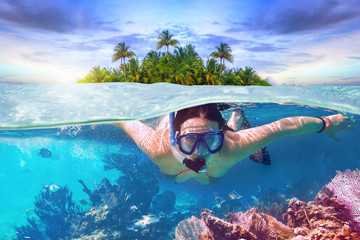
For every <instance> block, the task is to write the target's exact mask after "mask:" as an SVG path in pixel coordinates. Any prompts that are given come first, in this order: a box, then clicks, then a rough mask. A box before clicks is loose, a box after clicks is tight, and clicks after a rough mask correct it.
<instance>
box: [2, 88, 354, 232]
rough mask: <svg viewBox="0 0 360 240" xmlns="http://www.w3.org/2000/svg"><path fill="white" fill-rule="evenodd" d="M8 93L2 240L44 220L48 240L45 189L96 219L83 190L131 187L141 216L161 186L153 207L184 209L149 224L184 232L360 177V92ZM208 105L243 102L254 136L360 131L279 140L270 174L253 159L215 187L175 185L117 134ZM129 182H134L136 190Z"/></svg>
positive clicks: (154, 212)
mask: <svg viewBox="0 0 360 240" xmlns="http://www.w3.org/2000/svg"><path fill="white" fill-rule="evenodd" d="M0 93H1V95H0V96H1V97H0V102H1V103H2V105H1V107H0V116H1V119H0V129H1V130H0V154H1V156H0V160H1V161H0V192H1V193H2V196H1V198H0V206H2V208H0V234H1V236H0V239H13V238H14V237H15V236H16V231H15V227H19V226H22V225H26V224H27V218H32V217H33V218H35V219H37V223H38V225H39V226H40V230H41V229H45V228H46V226H45V225H46V224H44V223H41V221H40V220H39V219H38V215H37V214H36V211H35V210H36V206H35V205H34V201H35V197H36V196H37V195H39V193H41V192H44V191H45V190H44V189H47V188H46V187H45V185H47V186H53V188H54V189H55V190H54V191H56V188H57V187H59V188H61V187H63V186H65V185H66V186H68V188H69V189H70V191H71V192H72V194H73V195H72V199H73V200H74V201H76V202H77V204H78V205H79V206H81V207H82V211H83V213H84V214H85V213H86V212H89V211H90V208H91V201H90V200H89V196H88V195H87V194H86V193H85V192H84V191H83V186H82V185H81V184H80V183H79V182H78V180H82V181H83V182H84V183H85V184H86V186H87V187H88V188H89V189H90V190H94V189H95V187H96V186H99V185H100V183H101V181H102V179H104V178H107V179H108V180H109V181H110V183H111V184H115V183H116V182H117V181H120V182H121V181H122V182H125V183H126V184H128V185H127V186H126V188H124V189H128V190H127V191H128V192H131V194H132V196H137V197H133V199H132V200H131V201H133V203H132V204H133V205H132V207H133V206H134V205H136V203H137V202H141V201H145V200H144V199H145V198H146V196H147V195H146V194H145V193H146V191H149V189H150V190H151V189H152V188H154V189H155V186H158V188H159V189H158V192H156V193H155V194H153V195H151V199H149V200H148V201H149V202H152V201H153V199H155V198H156V197H157V196H159V194H161V193H163V192H166V191H170V192H172V193H173V194H175V196H176V201H175V206H169V208H170V210H166V211H165V210H164V209H161V207H156V206H154V203H153V202H152V203H151V204H152V205H151V206H150V207H149V209H148V210H146V211H145V212H146V213H147V214H146V215H149V216H150V215H151V216H152V219H155V220H154V221H156V219H159V218H161V217H163V218H164V219H167V220H168V221H169V219H173V220H174V222H175V221H177V222H179V221H181V220H182V219H184V218H187V217H189V216H191V215H195V216H197V217H199V214H200V210H201V209H202V208H209V209H212V210H213V211H215V212H216V213H218V215H221V214H226V213H227V212H228V211H244V210H246V209H249V208H250V207H252V206H255V205H258V204H260V203H262V204H270V203H274V202H283V203H286V200H288V199H289V198H291V197H293V196H295V197H297V198H299V199H300V200H304V201H310V200H312V199H313V198H314V196H315V195H316V193H317V192H318V191H319V190H320V189H321V188H322V186H324V184H326V183H328V182H329V181H330V180H331V178H333V177H334V176H335V174H336V170H340V171H344V170H345V169H351V170H353V169H356V168H360V164H359V162H360V153H359V151H358V146H359V143H360V141H359V138H358V136H359V135H360V123H359V122H360V116H359V114H360V99H359V98H360V97H359V96H360V88H358V87H342V88H340V87H326V88H325V87H324V88H290V87H278V88H277V87H274V88H268V87H267V88H266V87H262V88H261V87H250V88H241V87H211V88H209V87H181V86H175V85H167V84H155V85H151V86H145V85H141V84H103V85H98V84H93V85H86V84H84V85H6V84H0ZM207 102H236V104H235V105H236V106H240V107H242V108H243V110H244V111H245V112H246V114H247V116H248V118H249V120H250V122H251V123H252V125H253V126H259V125H263V124H267V123H270V122H272V121H276V120H278V119H280V118H284V117H289V116H325V115H331V114H335V113H336V111H341V112H343V113H344V114H346V115H348V116H350V117H352V118H353V119H354V120H356V123H355V124H354V129H353V130H351V131H346V132H341V133H340V134H339V137H340V138H341V141H340V142H337V141H335V140H333V139H330V138H329V137H327V136H326V135H325V134H317V133H312V134H307V135H302V136H295V137H285V138H282V139H279V140H278V141H276V142H273V143H272V144H270V145H269V146H267V148H268V150H269V153H270V155H271V161H272V164H271V165H270V166H265V165H262V164H258V163H255V162H252V161H250V160H249V158H246V159H244V160H243V161H242V162H240V163H238V164H237V165H235V166H234V167H233V168H232V169H231V170H230V171H229V172H228V173H227V174H226V175H225V176H224V177H223V178H222V179H220V180H217V181H216V182H214V183H213V184H211V185H208V186H204V185H201V184H199V183H197V182H196V181H195V180H194V181H192V180H190V181H188V182H185V183H182V184H176V183H174V182H173V180H172V179H169V178H167V177H165V176H163V175H162V174H161V173H160V172H159V170H158V169H157V168H156V167H155V166H154V165H153V164H152V163H151V161H150V160H149V159H148V158H147V157H146V156H145V155H144V154H142V153H141V151H140V150H139V149H138V148H137V146H136V145H135V144H134V142H133V141H132V140H131V139H130V138H129V137H128V136H127V135H126V134H125V133H124V131H123V130H121V129H120V128H116V127H114V126H112V125H109V124H108V123H109V122H113V121H118V120H134V119H142V120H143V121H144V122H146V123H147V124H149V125H151V126H153V127H155V126H156V124H157V120H158V117H159V116H161V115H163V114H166V113H169V112H170V111H174V110H177V109H180V108H183V107H188V106H194V105H198V104H202V103H207ZM276 102H297V103H300V104H301V105H299V104H291V105H279V104H277V103H276ZM309 105H311V107H310V106H309ZM314 106H317V107H314ZM329 109H331V110H329ZM230 114H231V109H230V110H227V111H226V112H224V116H225V118H228V117H229V116H230ZM42 149H43V150H42ZM48 151H50V153H51V155H50V154H49V152H48ZM110 154H118V155H119V154H122V155H124V154H125V155H126V156H127V159H128V161H127V162H126V163H129V166H128V168H127V169H124V170H123V171H121V170H118V169H112V170H109V171H105V170H104V166H105V165H106V164H105V163H104V161H103V160H104V159H106V158H107V157H108V156H109V155H110ZM123 167H124V166H123ZM129 169H130V170H129ZM131 169H135V170H131ZM129 171H130V173H131V174H129ZM131 171H135V172H131ZM127 175H128V176H127ZM137 176H138V177H139V178H142V179H143V181H144V182H146V184H148V183H147V180H149V179H157V180H156V181H153V182H152V184H148V185H146V187H144V188H143V187H141V186H142V185H141V184H140V183H137V182H136V181H139V180H138V179H137V178H136V177H137ZM127 177H130V178H135V180H132V181H128V180H126V179H127ZM119 179H120V180H119ZM126 181H128V182H126ZM139 184H140V185H139ZM120 185H121V184H120ZM121 186H125V185H121ZM129 199H131V196H130V198H129ZM165 202H166V201H165ZM165 205H166V204H165ZM138 207H139V206H138ZM132 209H133V208H132ZM143 215H144V214H143ZM142 217H143V216H141V215H139V216H136V217H133V218H131V221H129V222H128V223H127V224H128V226H127V227H128V228H129V229H130V230H129V229H128V230H126V231H134V232H136V231H137V232H139V231H143V230H144V229H146V228H149V229H150V228H151V226H152V225H151V224H152V223H149V224H148V225H146V226H144V227H139V226H138V225H136V223H137V221H138V220H141V219H142ZM108 224H113V223H111V222H110V223H108ZM156 226H157V227H159V226H164V228H165V229H166V231H167V232H168V235H166V236H164V238H163V239H172V238H173V234H172V232H173V230H174V226H176V224H170V225H169V226H165V225H164V224H162V225H161V224H158V225H156ZM122 227H124V226H122ZM99 228H100V227H99ZM119 228H120V227H119ZM136 228H137V230H136V231H135V230H131V229H136ZM94 230H95V229H94ZM119 231H120V230H119ZM124 231H125V230H124ZM164 231H165V230H164ZM45 239H46V238H45ZM104 239H105V238H104ZM115 239H116V238H115ZM119 239H127V238H124V237H123V238H119ZM129 239H131V238H129ZM133 239H134V238H133ZM139 239H140V238H139ZM143 239H148V238H145V237H144V238H143ZM154 239H155V238H154Z"/></svg>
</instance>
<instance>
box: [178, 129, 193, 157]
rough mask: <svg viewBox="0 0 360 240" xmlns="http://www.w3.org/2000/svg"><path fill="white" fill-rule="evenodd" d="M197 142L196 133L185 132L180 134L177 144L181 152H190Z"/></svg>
mask: <svg viewBox="0 0 360 240" xmlns="http://www.w3.org/2000/svg"><path fill="white" fill-rule="evenodd" d="M196 142H197V135H196V134H194V135H193V134H187V135H182V136H180V139H179V144H180V147H181V149H182V151H183V152H185V153H191V152H192V150H193V148H194V146H195V144H196Z"/></svg>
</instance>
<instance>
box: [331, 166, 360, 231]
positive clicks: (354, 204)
mask: <svg viewBox="0 0 360 240" xmlns="http://www.w3.org/2000/svg"><path fill="white" fill-rule="evenodd" d="M326 187H327V188H328V189H329V190H330V191H331V192H332V193H333V194H334V196H335V197H336V198H337V199H338V201H339V202H341V203H342V204H344V205H345V206H346V207H347V208H348V209H349V210H350V212H351V215H352V217H353V219H354V220H355V221H356V222H357V224H358V225H360V171H359V170H357V169H356V170H355V171H350V170H346V171H345V172H340V171H337V174H336V176H335V177H334V178H333V179H332V181H331V182H330V183H328V184H327V185H326Z"/></svg>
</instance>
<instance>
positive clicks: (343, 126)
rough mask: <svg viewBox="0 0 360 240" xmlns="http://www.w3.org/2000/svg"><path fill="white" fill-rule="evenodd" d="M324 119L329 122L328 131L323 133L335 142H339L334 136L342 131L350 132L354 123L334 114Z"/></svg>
mask: <svg viewBox="0 0 360 240" xmlns="http://www.w3.org/2000/svg"><path fill="white" fill-rule="evenodd" d="M324 118H326V119H327V120H330V122H331V124H330V127H329V129H328V130H326V131H325V132H324V133H325V134H327V135H328V136H329V137H331V138H333V139H334V140H336V141H340V138H339V137H337V136H336V134H337V133H338V132H341V131H344V130H352V129H353V126H352V125H353V124H354V123H355V121H354V120H352V119H350V118H348V117H345V116H344V115H342V114H335V115H331V116H327V117H324Z"/></svg>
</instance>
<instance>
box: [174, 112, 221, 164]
mask: <svg viewBox="0 0 360 240" xmlns="http://www.w3.org/2000/svg"><path fill="white" fill-rule="evenodd" d="M217 131H219V124H218V123H217V122H215V121H211V120H208V119H206V118H190V119H188V120H186V121H185V122H183V123H182V124H181V125H180V135H184V134H188V133H205V132H217ZM210 155H211V154H210V153H209V152H208V150H207V148H206V146H204V143H201V144H199V145H198V146H197V148H196V150H195V151H194V153H193V154H191V155H190V157H191V158H195V157H197V156H202V157H206V156H210Z"/></svg>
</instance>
